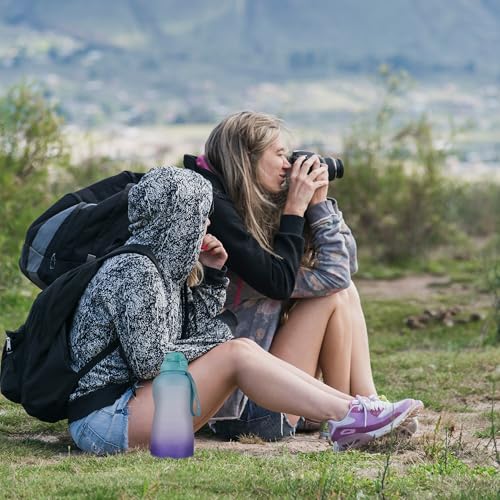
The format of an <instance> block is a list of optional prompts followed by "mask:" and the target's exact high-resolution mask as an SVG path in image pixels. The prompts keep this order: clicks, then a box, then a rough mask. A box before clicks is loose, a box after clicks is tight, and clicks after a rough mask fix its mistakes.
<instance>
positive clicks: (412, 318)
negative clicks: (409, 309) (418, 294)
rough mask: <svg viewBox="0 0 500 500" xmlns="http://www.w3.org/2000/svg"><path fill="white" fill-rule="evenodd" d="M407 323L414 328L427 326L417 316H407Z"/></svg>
mask: <svg viewBox="0 0 500 500" xmlns="http://www.w3.org/2000/svg"><path fill="white" fill-rule="evenodd" d="M405 325H406V326H407V327H408V328H411V329H412V330H417V329H420V328H425V325H423V324H422V323H421V322H420V320H419V319H418V318H417V317H416V316H409V317H408V318H406V320H405Z"/></svg>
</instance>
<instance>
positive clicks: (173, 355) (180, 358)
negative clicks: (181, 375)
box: [160, 352, 188, 372]
mask: <svg viewBox="0 0 500 500" xmlns="http://www.w3.org/2000/svg"><path fill="white" fill-rule="evenodd" d="M187 369H188V362H187V359H186V356H184V354H182V352H169V353H167V355H166V356H165V359H164V360H163V363H162V364H161V368H160V372H166V371H170V370H175V371H183V372H187Z"/></svg>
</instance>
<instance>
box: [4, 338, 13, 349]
mask: <svg viewBox="0 0 500 500" xmlns="http://www.w3.org/2000/svg"><path fill="white" fill-rule="evenodd" d="M5 344H6V345H5V350H6V351H7V353H9V352H12V344H11V340H10V337H7V338H6V339H5Z"/></svg>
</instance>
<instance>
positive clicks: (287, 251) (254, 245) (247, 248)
mask: <svg viewBox="0 0 500 500" xmlns="http://www.w3.org/2000/svg"><path fill="white" fill-rule="evenodd" d="M184 166H185V168H187V169H190V170H194V171H195V172H197V173H198V174H201V175H202V176H203V177H205V178H206V179H208V180H209V181H210V182H211V183H212V186H213V190H214V212H213V214H212V215H211V217H210V222H211V224H210V228H209V232H210V233H211V234H213V235H214V236H215V237H216V238H218V239H219V240H220V241H221V242H222V244H223V245H224V247H225V249H226V251H227V253H228V260H227V267H228V268H229V269H230V270H231V271H233V272H234V273H236V274H237V275H238V276H239V277H240V278H242V279H243V281H245V282H246V283H247V284H248V285H250V286H251V287H252V288H254V289H255V290H257V291H258V292H260V293H262V294H263V295H265V296H266V297H269V298H272V299H276V300H285V299H288V298H289V297H290V295H291V294H292V292H293V289H294V286H295V278H296V275H297V271H298V269H299V265H300V261H301V259H302V255H303V253H304V237H303V230H304V217H300V216H297V215H283V216H282V217H281V222H280V227H279V231H278V233H277V234H276V236H275V238H274V244H273V250H274V252H275V253H276V254H277V255H279V256H281V257H282V258H281V259H280V258H279V257H275V256H274V255H272V254H270V253H269V252H267V251H266V250H264V249H263V248H262V247H261V246H260V244H259V243H258V242H257V240H256V239H255V238H254V237H253V236H252V235H251V234H250V233H249V232H248V231H247V229H246V227H245V224H244V222H243V219H242V218H241V216H240V215H239V214H238V212H237V211H236V208H235V206H234V204H233V202H232V201H231V199H230V198H229V196H228V195H227V192H226V189H225V186H224V183H223V180H222V179H221V178H220V177H219V176H218V175H217V174H215V173H212V172H209V171H208V170H205V169H203V168H200V167H198V166H197V165H196V156H191V155H185V156H184Z"/></svg>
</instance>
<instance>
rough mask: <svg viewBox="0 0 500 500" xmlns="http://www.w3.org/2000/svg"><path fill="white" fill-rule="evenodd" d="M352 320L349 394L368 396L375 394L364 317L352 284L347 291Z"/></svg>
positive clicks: (356, 291) (356, 292)
mask: <svg viewBox="0 0 500 500" xmlns="http://www.w3.org/2000/svg"><path fill="white" fill-rule="evenodd" d="M347 293H348V294H349V307H350V310H351V318H352V319H351V320H352V332H353V333H352V350H351V387H350V391H349V390H348V391H345V392H347V393H349V394H353V395H356V394H359V395H361V396H370V395H371V394H377V390H376V389H375V383H374V382H373V375H372V367H371V362H370V347H369V345H368V332H367V329H366V321H365V315H364V314H363V309H362V307H361V300H360V298H359V294H358V290H357V288H356V286H355V285H354V283H352V282H351V286H350V287H349V288H348V289H347Z"/></svg>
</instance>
